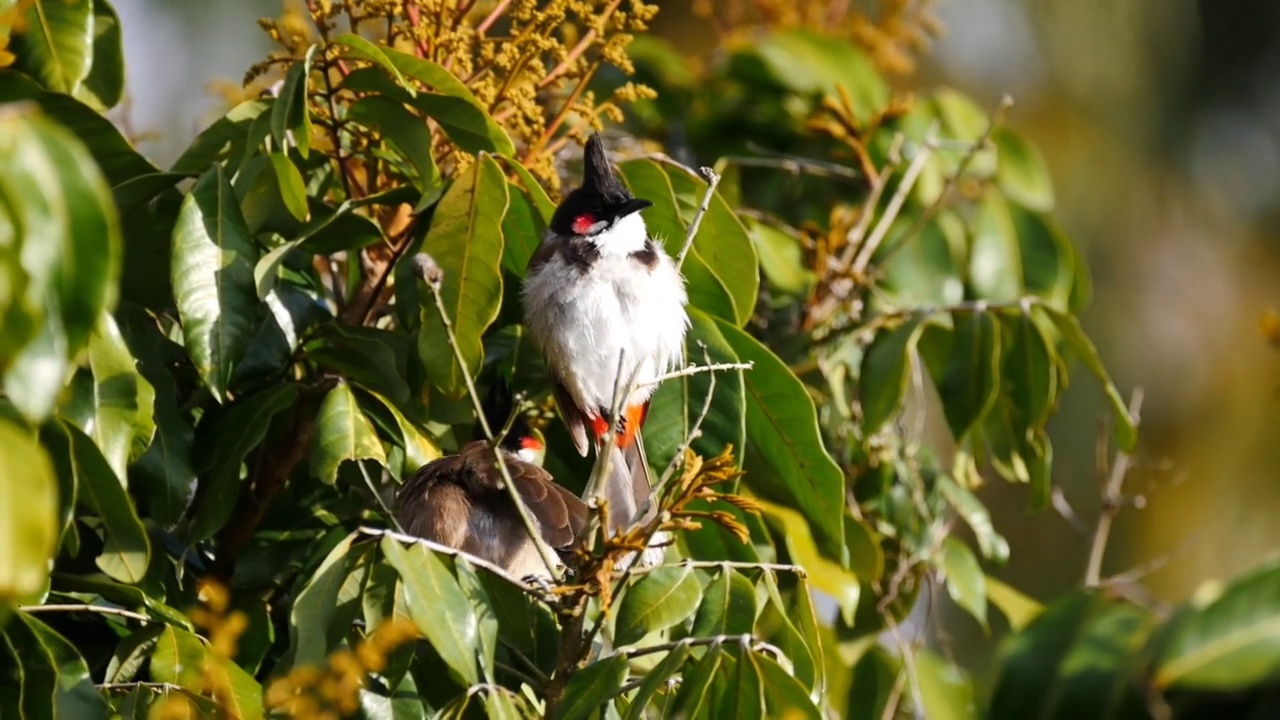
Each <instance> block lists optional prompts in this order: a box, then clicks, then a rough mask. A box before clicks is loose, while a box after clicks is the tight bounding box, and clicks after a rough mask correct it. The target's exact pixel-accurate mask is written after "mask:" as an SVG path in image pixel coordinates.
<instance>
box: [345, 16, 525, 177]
mask: <svg viewBox="0 0 1280 720" xmlns="http://www.w3.org/2000/svg"><path fill="white" fill-rule="evenodd" d="M334 42H336V43H338V44H340V45H345V46H346V47H347V48H348V51H347V55H348V56H349V57H358V58H360V59H361V60H367V61H369V62H372V63H374V64H376V65H379V66H381V67H382V68H383V69H385V70H386V71H387V72H389V73H390V74H391V75H392V77H394V78H395V79H396V80H397V81H398V82H399V83H400V85H401V86H402V87H403V88H404V89H405V90H407V91H408V92H409V93H410V94H411V95H412V100H411V102H412V103H413V104H414V105H415V106H417V107H418V108H419V109H421V110H422V111H423V112H424V113H425V114H427V115H428V116H430V117H431V118H433V119H434V120H435V121H436V122H438V123H440V126H441V127H442V128H444V130H445V132H446V133H447V134H448V135H449V139H450V140H453V142H454V143H456V144H457V145H458V147H460V148H462V149H463V150H466V151H467V152H471V153H479V152H482V151H485V152H492V153H497V154H499V155H513V154H514V153H515V146H514V145H512V144H511V139H510V138H509V137H507V133H506V131H504V130H503V129H502V126H500V125H498V123H497V122H495V121H494V120H493V118H491V117H489V114H488V112H487V111H486V110H485V108H484V106H483V105H482V104H481V103H480V101H479V100H478V99H477V98H476V96H475V95H474V94H472V92H471V90H470V89H468V88H467V86H466V85H464V84H463V83H462V82H461V81H460V80H458V78H456V77H454V75H453V73H451V72H449V71H448V70H447V69H446V68H445V67H444V66H442V65H440V64H438V63H435V62H432V61H431V60H427V59H425V58H420V57H418V56H416V55H410V54H408V53H403V52H400V51H398V50H393V49H391V48H389V47H385V46H378V45H374V44H373V43H370V42H369V41H368V40H365V39H364V38H361V37H359V36H357V35H353V34H351V33H347V34H344V35H340V36H338V37H337V38H335V39H334ZM409 78H412V79H413V80H416V81H418V82H420V83H422V84H423V85H425V86H427V87H429V88H431V89H433V90H435V91H436V92H435V93H430V92H420V91H419V90H418V89H417V88H415V87H414V86H412V85H411V84H410V83H409V82H408V81H407V79H409Z"/></svg>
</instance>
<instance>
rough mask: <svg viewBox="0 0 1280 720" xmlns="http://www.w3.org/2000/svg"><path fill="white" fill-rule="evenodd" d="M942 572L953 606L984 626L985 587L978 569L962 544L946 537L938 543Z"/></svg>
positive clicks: (974, 560) (985, 621)
mask: <svg viewBox="0 0 1280 720" xmlns="http://www.w3.org/2000/svg"><path fill="white" fill-rule="evenodd" d="M940 562H941V569H942V572H943V573H944V574H945V575H946V580H947V592H948V593H949V594H950V595H951V599H952V600H954V601H955V603H956V604H957V605H959V606H960V607H962V608H964V610H965V611H966V612H968V613H969V614H970V615H972V616H973V617H974V619H976V620H977V621H978V622H979V623H981V624H982V625H983V626H984V627H985V626H986V624H987V586H986V575H984V574H983V572H982V566H981V565H979V564H978V559H977V558H976V557H974V556H973V551H972V550H970V549H969V546H968V545H965V544H964V542H963V541H961V540H958V539H956V538H954V537H948V538H947V539H945V540H943V541H942V557H941V558H940Z"/></svg>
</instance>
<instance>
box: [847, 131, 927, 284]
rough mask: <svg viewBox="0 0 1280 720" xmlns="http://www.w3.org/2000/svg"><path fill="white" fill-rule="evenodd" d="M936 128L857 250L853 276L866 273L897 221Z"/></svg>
mask: <svg viewBox="0 0 1280 720" xmlns="http://www.w3.org/2000/svg"><path fill="white" fill-rule="evenodd" d="M938 128H939V125H938V123H937V122H936V121H935V122H934V123H933V125H932V126H931V127H930V128H929V132H928V134H926V135H925V137H924V143H923V144H921V145H920V149H919V150H917V151H916V156H915V157H914V158H912V159H911V164H910V165H908V166H907V171H906V172H904V173H903V174H902V180H900V181H899V182H898V189H897V190H895V191H894V193H893V197H891V198H889V204H888V205H886V206H885V208H884V212H883V213H881V215H880V221H879V222H877V223H876V227H875V229H874V230H872V231H871V235H870V236H868V237H867V241H866V242H865V243H863V244H862V247H860V248H858V255H857V257H856V258H855V259H854V261H853V266H852V270H853V272H854V274H855V276H856V275H861V274H862V273H863V272H865V271H866V269H867V266H868V265H870V264H871V256H872V255H875V252H876V249H877V248H879V247H880V243H881V242H883V241H884V237H885V235H887V234H888V233H889V227H890V226H891V225H893V221H894V220H897V219H898V213H899V212H901V211H902V205H903V203H905V202H906V201H907V195H909V194H910V193H911V189H912V188H914V187H915V185H916V179H917V178H919V177H920V173H921V171H923V170H924V164H925V163H926V162H927V161H928V160H929V156H930V155H932V154H933V150H934V148H935V146H936V143H937V142H938Z"/></svg>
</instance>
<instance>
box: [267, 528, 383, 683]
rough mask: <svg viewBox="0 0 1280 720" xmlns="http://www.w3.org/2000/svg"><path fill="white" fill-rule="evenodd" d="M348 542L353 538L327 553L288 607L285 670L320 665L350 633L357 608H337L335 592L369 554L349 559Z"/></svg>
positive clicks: (366, 550) (363, 550) (367, 549)
mask: <svg viewBox="0 0 1280 720" xmlns="http://www.w3.org/2000/svg"><path fill="white" fill-rule="evenodd" d="M352 539H353V536H350V535H348V536H347V537H345V538H343V539H342V540H341V541H340V542H338V544H337V545H335V546H334V548H333V549H332V550H330V551H329V554H328V555H327V556H326V557H325V558H324V561H322V562H321V563H320V567H318V568H316V570H315V572H314V573H313V574H312V575H311V579H309V580H308V581H307V583H306V585H304V586H303V587H302V590H301V591H300V592H299V593H298V595H297V598H296V599H295V600H294V601H293V604H292V606H290V608H289V653H288V655H287V656H286V657H287V660H286V662H287V665H286V666H295V667H296V666H299V665H316V666H320V665H323V664H324V662H325V657H326V656H327V655H328V654H329V651H330V650H332V649H333V648H335V647H337V645H338V643H339V642H340V641H341V640H342V638H344V637H346V635H347V633H348V631H349V630H350V629H351V621H352V620H353V619H355V616H356V613H357V612H358V611H359V610H360V605H359V603H355V604H354V605H355V607H354V608H353V607H351V604H348V606H347V607H345V608H340V607H339V603H338V595H339V591H340V590H341V589H342V586H343V584H344V583H345V582H346V580H347V577H348V575H350V573H351V569H352V568H353V567H354V566H356V565H357V564H358V563H359V562H360V561H361V560H362V559H363V560H364V561H366V562H367V561H368V555H369V553H370V552H372V550H371V548H370V546H365V547H364V548H361V549H360V551H358V552H357V553H355V554H354V557H353V556H352V555H353V553H352V552H351V542H352Z"/></svg>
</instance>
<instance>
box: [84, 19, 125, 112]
mask: <svg viewBox="0 0 1280 720" xmlns="http://www.w3.org/2000/svg"><path fill="white" fill-rule="evenodd" d="M123 94H124V42H123V39H122V37H121V33H120V17H119V16H118V15H116V11H115V9H114V8H112V7H111V4H110V3H108V2H107V0H93V59H92V61H91V62H90V64H89V75H88V76H87V77H85V79H84V83H83V84H82V85H81V86H80V88H79V90H78V91H77V93H76V95H77V97H79V98H80V99H81V100H84V101H85V102H88V103H89V104H91V105H97V106H98V107H100V108H102V109H103V110H107V109H110V108H113V107H115V106H116V103H119V102H120V97H121V96H122V95H123Z"/></svg>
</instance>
